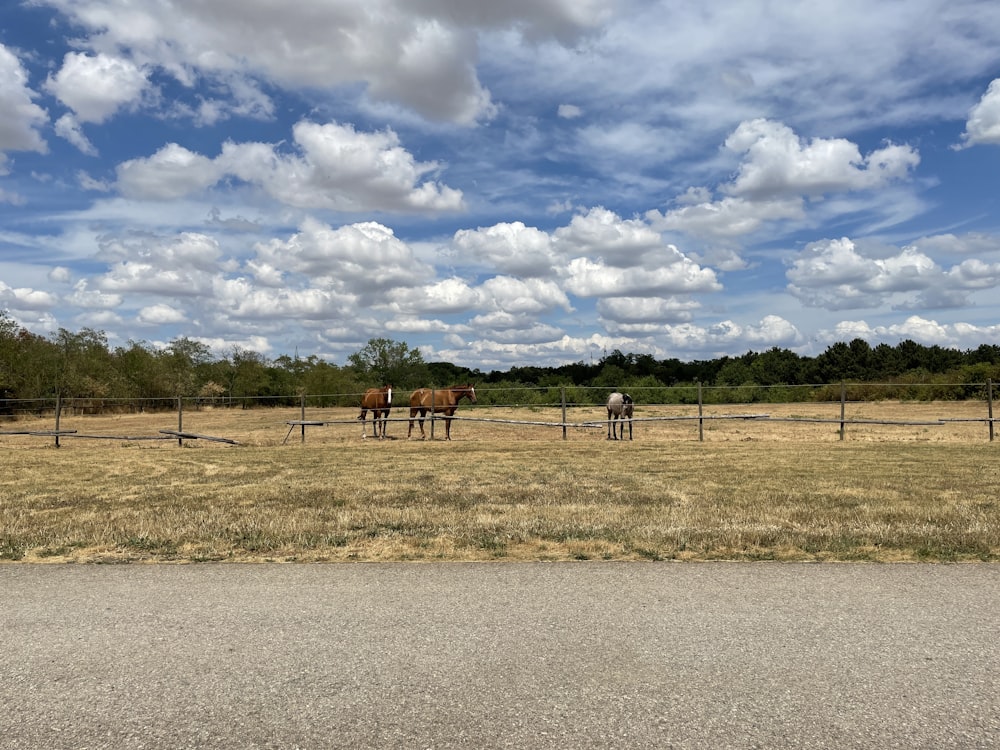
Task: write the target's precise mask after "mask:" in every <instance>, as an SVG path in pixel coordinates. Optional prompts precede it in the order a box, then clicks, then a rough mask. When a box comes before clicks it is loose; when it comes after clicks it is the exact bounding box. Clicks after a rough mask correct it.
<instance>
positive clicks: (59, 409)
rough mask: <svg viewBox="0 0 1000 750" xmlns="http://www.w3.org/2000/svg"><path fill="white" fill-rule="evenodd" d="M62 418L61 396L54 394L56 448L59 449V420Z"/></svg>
mask: <svg viewBox="0 0 1000 750" xmlns="http://www.w3.org/2000/svg"><path fill="white" fill-rule="evenodd" d="M61 416H62V394H61V393H57V394H56V448H58V447H59V419H60V417H61Z"/></svg>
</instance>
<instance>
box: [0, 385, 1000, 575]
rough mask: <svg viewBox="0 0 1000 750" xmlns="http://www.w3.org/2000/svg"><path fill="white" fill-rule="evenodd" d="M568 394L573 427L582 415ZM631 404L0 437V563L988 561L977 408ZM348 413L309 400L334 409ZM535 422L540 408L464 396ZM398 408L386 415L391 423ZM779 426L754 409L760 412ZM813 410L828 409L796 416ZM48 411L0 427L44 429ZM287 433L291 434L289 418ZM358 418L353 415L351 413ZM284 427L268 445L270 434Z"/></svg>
mask: <svg viewBox="0 0 1000 750" xmlns="http://www.w3.org/2000/svg"><path fill="white" fill-rule="evenodd" d="M602 412H603V410H600V409H590V410H584V409H574V410H571V412H570V414H569V415H568V416H569V419H570V420H571V421H574V422H585V421H586V420H590V419H592V420H601V419H603V417H604V415H603V413H602ZM705 413H706V414H710V415H715V416H721V415H764V414H768V415H770V416H771V419H770V420H768V421H763V420H760V419H753V420H745V419H713V420H706V421H705V423H704V426H703V430H704V433H703V434H704V441H699V439H698V437H699V428H698V422H697V421H696V420H690V419H681V417H690V416H694V415H696V414H697V407H652V406H650V407H641V408H639V409H638V410H637V412H636V417H637V418H639V419H640V420H643V419H652V418H654V417H671V420H670V421H638V422H637V423H636V424H635V440H634V441H632V442H628V441H625V442H609V441H608V440H606V438H605V434H606V433H605V429H604V428H603V426H599V427H577V426H574V427H569V428H567V439H566V440H565V441H564V440H563V439H562V429H561V428H560V427H541V426H525V425H510V424H502V423H499V422H492V421H489V422H486V421H483V422H480V421H468V420H466V421H459V422H456V423H455V424H454V426H453V438H454V440H453V441H452V442H450V443H448V442H445V441H443V440H441V439H440V438H441V437H442V436H443V434H444V430H443V425H442V424H441V423H437V424H436V425H435V435H436V437H437V438H438V439H436V440H434V441H430V440H428V441H419V440H410V441H408V440H406V439H405V435H406V424H405V422H392V423H390V427H389V434H390V436H391V437H392V439H389V440H384V441H377V440H374V439H372V438H369V439H368V440H366V441H362V440H361V439H360V429H359V426H358V424H357V423H356V422H353V423H350V424H330V425H326V426H322V427H319V426H310V427H307V428H306V436H305V441H304V442H303V441H302V437H301V431H300V428H299V427H292V426H290V425H288V424H287V421H289V420H296V419H299V418H300V417H301V414H300V412H299V411H298V410H291V409H290V410H278V409H273V410H272V409H258V410H248V411H240V410H235V411H230V410H206V411H191V412H185V414H184V428H185V430H190V431H192V432H196V433H199V434H205V435H215V436H220V437H226V438H230V439H234V440H237V441H239V443H240V445H238V446H233V445H227V444H221V443H212V442H206V441H202V440H197V441H185V446H184V447H183V448H181V447H178V444H177V441H176V439H172V440H162V441H159V440H157V441H145V440H123V439H113V440H95V439H87V438H80V437H63V438H62V439H61V441H60V442H61V447H60V448H58V449H56V448H54V447H53V444H54V439H53V438H52V437H39V436H11V435H0V454H2V464H0V559H4V560H20V561H41V562H53V561H60V562H61V561H80V562H83V561H90V562H94V561H97V562H119V561H209V560H231V561H256V560H278V561H293V560H296V561H346V560H497V559H502V560H566V559H680V560H718V559H728V560H758V559H777V560H878V561H904V560H936V561H963V560H989V561H996V560H1000V502H998V500H997V498H998V497H1000V468H998V461H997V459H998V454H997V450H998V443H990V442H989V441H988V432H987V428H986V425H985V424H983V423H981V422H947V423H945V424H934V425H927V424H919V425H899V424H889V425H876V424H856V423H855V424H848V425H847V435H846V440H844V441H841V440H840V439H839V438H840V435H839V427H840V425H839V423H838V420H839V417H840V406H839V404H818V405H817V404H792V405H778V406H775V405H752V406H740V407H713V408H711V409H709V408H707V407H706V410H705ZM356 415H357V410H353V409H343V410H333V409H330V410H322V411H320V410H310V411H309V412H307V414H306V419H309V420H334V421H338V420H343V421H345V422H351V420H353V418H354V417H356ZM459 415H465V416H466V417H469V418H475V419H489V420H503V419H515V420H523V421H539V422H557V421H558V420H559V418H560V411H559V409H558V408H556V409H507V408H495V409H470V408H467V407H466V408H463V409H461V410H460V411H459ZM399 416H402V415H401V414H399V415H397V418H398V417H399ZM846 416H847V418H848V419H853V420H885V421H892V422H903V421H910V422H931V421H935V420H938V419H941V418H945V419H983V418H985V416H986V413H985V406H984V405H983V404H981V403H978V404H976V403H944V404H942V403H938V404H923V403H918V404H909V403H907V404H890V403H868V404H850V405H848V410H847V415H846ZM779 417H780V418H784V419H794V420H796V421H788V422H785V421H775V420H776V419H777V418H779ZM805 420H831V421H805ZM52 427H53V421H52V418H51V416H47V417H45V418H43V419H38V420H25V419H22V420H19V421H17V422H13V423H10V422H7V423H0V432H3V431H10V430H13V429H17V430H30V429H37V430H46V429H48V430H50V429H52ZM60 427H61V428H62V429H76V430H79V433H78V434H88V435H112V436H118V437H119V438H122V437H139V436H155V435H158V434H159V433H158V431H159V430H161V429H176V428H177V416H176V415H175V414H169V413H167V414H138V415H117V416H103V417H94V416H87V417H82V416H81V417H77V416H71V415H64V417H63V419H62V423H61V425H60ZM290 430H291V431H290ZM369 433H370V428H369ZM286 438H287V442H286Z"/></svg>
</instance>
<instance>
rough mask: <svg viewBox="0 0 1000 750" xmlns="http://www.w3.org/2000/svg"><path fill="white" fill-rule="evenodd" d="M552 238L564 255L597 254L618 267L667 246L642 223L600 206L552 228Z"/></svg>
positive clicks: (639, 259) (639, 260) (656, 233)
mask: <svg viewBox="0 0 1000 750" xmlns="http://www.w3.org/2000/svg"><path fill="white" fill-rule="evenodd" d="M555 238H556V239H557V240H558V242H559V250H560V252H561V253H562V254H564V255H567V256H574V255H588V256H597V257H600V258H602V259H603V260H604V261H605V262H606V263H608V264H610V265H620V266H630V265H633V264H635V263H637V262H641V261H642V260H643V258H644V257H645V256H646V255H647V253H651V252H654V251H658V252H662V251H664V250H665V249H667V247H668V246H665V245H664V242H663V238H662V237H661V236H660V234H659V232H657V231H655V230H653V229H652V228H651V227H650V226H649V225H648V224H646V223H645V222H643V221H641V220H639V219H622V218H621V217H619V216H618V215H617V214H615V213H614V212H613V211H609V210H607V209H606V208H603V207H596V208H592V209H590V210H589V211H587V212H586V213H584V214H577V215H576V216H574V217H573V218H572V220H571V221H570V223H569V225H568V226H565V227H560V228H559V229H557V230H556V231H555ZM673 251H674V252H676V248H673Z"/></svg>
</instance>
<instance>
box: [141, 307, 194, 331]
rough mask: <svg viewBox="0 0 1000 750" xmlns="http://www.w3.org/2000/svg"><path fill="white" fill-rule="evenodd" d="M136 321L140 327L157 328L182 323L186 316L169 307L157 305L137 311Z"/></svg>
mask: <svg viewBox="0 0 1000 750" xmlns="http://www.w3.org/2000/svg"><path fill="white" fill-rule="evenodd" d="M137 319H138V321H139V323H140V324H141V325H146V326H157V325H167V324H170V323H183V322H184V321H185V320H187V316H185V315H184V313H183V311H181V310H178V309H177V308H175V307H171V306H170V305H164V304H157V305H150V306H148V307H144V308H142V309H141V310H139V314H138V316H137Z"/></svg>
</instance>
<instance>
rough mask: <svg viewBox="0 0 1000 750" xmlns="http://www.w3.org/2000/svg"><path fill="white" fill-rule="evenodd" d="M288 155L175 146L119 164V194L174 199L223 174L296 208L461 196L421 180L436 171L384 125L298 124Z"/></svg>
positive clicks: (458, 203) (396, 205) (247, 146)
mask: <svg viewBox="0 0 1000 750" xmlns="http://www.w3.org/2000/svg"><path fill="white" fill-rule="evenodd" d="M293 140H294V145H295V152H294V153H285V152H283V151H281V150H280V149H279V148H278V147H276V146H273V145H270V144H265V143H234V142H231V141H230V142H227V143H226V144H225V145H224V146H223V148H222V153H221V154H220V155H219V156H218V157H216V158H215V159H210V158H208V157H206V156H202V155H200V154H196V153H194V152H192V151H189V150H188V149H186V148H184V147H183V146H180V145H178V144H176V143H171V144H168V145H166V146H164V147H163V148H162V149H160V150H159V151H158V152H157V153H156V154H154V155H153V156H151V157H148V158H144V159H132V160H129V161H126V162H123V163H122V164H120V165H119V166H118V186H119V189H120V190H121V192H122V194H123V195H125V196H126V197H129V198H136V199H141V200H165V199H172V198H179V197H182V196H185V195H189V194H192V193H195V192H198V191H202V190H205V189H207V188H209V187H211V186H213V185H214V184H216V183H217V182H219V181H220V180H222V179H223V178H224V177H226V176H229V175H231V176H233V177H237V178H239V179H241V180H244V181H245V182H248V183H251V184H253V185H256V186H258V187H260V188H261V189H262V190H264V191H265V192H266V193H267V194H269V195H270V196H271V197H273V198H274V199H276V200H278V201H280V202H282V203H284V204H286V205H289V206H294V207H297V208H326V209H331V210H336V211H348V212H351V211H372V210H383V211H403V212H405V211H457V210H461V209H462V208H463V203H462V193H461V191H459V190H455V189H453V188H450V187H448V186H446V185H441V184H439V183H437V182H435V181H433V180H428V179H426V177H427V175H428V174H429V173H432V172H434V171H436V170H437V169H438V165H437V164H435V163H420V162H417V161H416V159H414V158H413V155H412V154H410V153H409V152H408V151H406V150H405V149H404V148H402V146H400V143H399V138H398V136H397V135H396V134H395V133H394V132H393V131H391V130H385V131H382V132H378V133H361V132H358V131H356V130H355V129H354V128H353V127H351V126H350V125H340V124H338V123H327V124H324V125H320V124H317V123H313V122H309V121H302V122H299V123H297V124H296V125H295V126H294V128H293Z"/></svg>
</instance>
